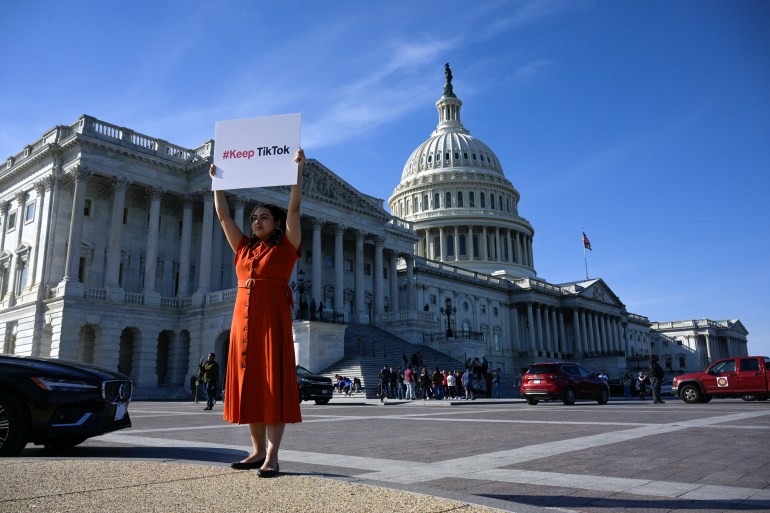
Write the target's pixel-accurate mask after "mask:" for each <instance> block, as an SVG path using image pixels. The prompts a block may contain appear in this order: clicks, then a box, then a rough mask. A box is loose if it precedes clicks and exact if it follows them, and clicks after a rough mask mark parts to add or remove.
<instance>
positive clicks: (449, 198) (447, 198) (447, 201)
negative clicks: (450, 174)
mask: <svg viewBox="0 0 770 513" xmlns="http://www.w3.org/2000/svg"><path fill="white" fill-rule="evenodd" d="M444 208H452V193H451V192H447V193H446V194H445V195H444Z"/></svg>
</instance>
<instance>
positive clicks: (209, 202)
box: [195, 190, 214, 305]
mask: <svg viewBox="0 0 770 513" xmlns="http://www.w3.org/2000/svg"><path fill="white" fill-rule="evenodd" d="M201 196H202V198H203V220H202V226H201V241H202V243H201V252H200V258H199V259H198V265H199V267H200V269H198V290H197V291H196V295H197V296H198V297H197V298H196V301H195V302H196V304H198V305H202V304H203V303H204V301H205V300H204V298H205V295H206V294H208V293H209V292H211V244H210V243H209V241H210V240H211V235H212V229H213V227H214V195H213V194H212V193H211V191H209V190H204V191H203V192H202V193H201Z"/></svg>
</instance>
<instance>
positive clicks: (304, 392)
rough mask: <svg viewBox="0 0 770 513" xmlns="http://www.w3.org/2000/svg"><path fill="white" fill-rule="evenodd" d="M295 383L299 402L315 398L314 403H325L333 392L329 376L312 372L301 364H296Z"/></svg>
mask: <svg viewBox="0 0 770 513" xmlns="http://www.w3.org/2000/svg"><path fill="white" fill-rule="evenodd" d="M297 384H298V385H299V401H300V402H302V401H310V400H315V403H316V404H327V403H328V402H329V400H330V399H331V398H332V393H333V392H334V385H332V380H331V378H327V377H324V376H319V375H318V374H313V373H312V372H310V371H309V370H307V369H306V368H304V367H302V366H301V365H297Z"/></svg>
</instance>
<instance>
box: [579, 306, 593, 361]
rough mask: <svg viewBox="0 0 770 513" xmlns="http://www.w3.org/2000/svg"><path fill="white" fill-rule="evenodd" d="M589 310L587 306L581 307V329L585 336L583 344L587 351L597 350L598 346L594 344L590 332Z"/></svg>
mask: <svg viewBox="0 0 770 513" xmlns="http://www.w3.org/2000/svg"><path fill="white" fill-rule="evenodd" d="M586 315H587V312H586V310H585V308H581V309H580V330H581V334H582V337H583V344H584V347H585V350H586V352H587V353H594V352H596V348H595V347H594V344H593V339H592V338H591V335H590V332H589V331H588V320H587V319H586Z"/></svg>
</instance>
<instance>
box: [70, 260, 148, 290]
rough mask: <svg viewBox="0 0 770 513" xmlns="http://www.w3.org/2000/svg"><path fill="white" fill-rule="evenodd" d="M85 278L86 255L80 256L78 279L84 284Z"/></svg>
mask: <svg viewBox="0 0 770 513" xmlns="http://www.w3.org/2000/svg"><path fill="white" fill-rule="evenodd" d="M143 274H144V273H143ZM85 279H86V257H80V265H79V266H78V281H79V282H80V283H82V284H85V281H83V280H85Z"/></svg>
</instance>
